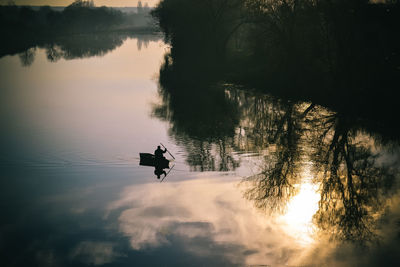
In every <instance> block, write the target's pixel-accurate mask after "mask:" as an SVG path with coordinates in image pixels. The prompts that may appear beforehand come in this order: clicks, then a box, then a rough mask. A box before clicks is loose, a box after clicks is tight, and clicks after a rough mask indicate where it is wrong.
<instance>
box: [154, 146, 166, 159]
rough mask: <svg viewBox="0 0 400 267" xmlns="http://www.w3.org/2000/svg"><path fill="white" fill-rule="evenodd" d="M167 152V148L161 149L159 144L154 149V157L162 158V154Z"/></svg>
mask: <svg viewBox="0 0 400 267" xmlns="http://www.w3.org/2000/svg"><path fill="white" fill-rule="evenodd" d="M165 152H167V149H165V150H162V149H161V147H160V146H158V147H157V149H156V151H154V156H155V157H156V159H162V158H164V156H163V154H164V153H165Z"/></svg>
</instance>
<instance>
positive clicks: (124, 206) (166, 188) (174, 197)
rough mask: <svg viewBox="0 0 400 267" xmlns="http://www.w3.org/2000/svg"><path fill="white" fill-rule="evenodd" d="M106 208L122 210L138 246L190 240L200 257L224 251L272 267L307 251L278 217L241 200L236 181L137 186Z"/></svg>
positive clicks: (189, 247)
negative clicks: (216, 251) (287, 231)
mask: <svg viewBox="0 0 400 267" xmlns="http://www.w3.org/2000/svg"><path fill="white" fill-rule="evenodd" d="M107 210H108V212H109V213H110V212H112V211H121V214H120V216H119V225H120V226H119V229H120V231H121V232H122V233H123V234H124V235H125V236H127V237H129V239H130V244H131V247H132V248H133V249H134V250H143V249H149V248H156V247H161V246H173V245H174V243H175V242H177V241H176V240H181V242H186V246H184V248H183V249H185V250H186V252H188V253H192V254H195V255H196V256H201V257H207V256H209V255H208V254H210V253H213V252H214V253H215V250H220V251H219V253H222V255H220V256H223V257H226V258H227V259H228V260H229V261H230V262H232V264H247V265H248V264H269V265H273V266H281V265H284V264H295V263H296V259H297V257H298V256H299V255H300V254H301V253H303V249H302V248H301V245H300V244H299V242H297V241H296V240H295V239H294V238H293V237H291V236H290V235H288V234H286V233H285V232H284V230H283V228H282V227H281V226H280V225H279V224H277V222H276V218H275V217H272V216H269V217H267V216H266V215H265V214H263V213H260V212H259V211H257V210H256V209H255V208H254V207H253V206H252V203H249V202H247V201H246V200H245V199H243V197H242V193H241V192H240V190H238V187H237V185H236V184H235V183H234V182H225V181H221V180H217V179H214V180H211V179H198V180H191V181H184V182H179V183H169V184H163V185H160V184H144V185H134V186H130V187H128V188H126V189H125V190H124V191H123V192H122V194H121V198H120V199H119V200H117V201H115V202H113V203H111V204H110V205H109V207H108V209H107ZM182 240H186V241H182ZM205 240H208V242H205ZM210 241H211V243H210ZM206 244H207V245H206Z"/></svg>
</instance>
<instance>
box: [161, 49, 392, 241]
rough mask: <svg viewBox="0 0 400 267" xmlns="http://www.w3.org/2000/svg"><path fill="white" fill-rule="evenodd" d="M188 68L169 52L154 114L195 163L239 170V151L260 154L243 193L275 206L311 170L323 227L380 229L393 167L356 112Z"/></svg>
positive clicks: (352, 235)
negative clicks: (222, 81)
mask: <svg viewBox="0 0 400 267" xmlns="http://www.w3.org/2000/svg"><path fill="white" fill-rule="evenodd" d="M185 71H186V72H185ZM185 71H182V69H179V65H178V66H176V65H174V64H173V63H172V60H171V58H170V57H169V56H168V55H167V56H166V59H165V63H164V65H163V67H162V68H161V70H160V89H159V94H160V96H161V98H162V102H161V104H160V105H156V106H155V107H154V109H153V115H154V116H156V117H159V118H161V119H164V120H166V121H168V122H169V123H170V124H171V128H170V134H171V136H173V137H174V138H175V139H176V142H177V144H178V145H179V146H182V147H185V150H186V151H187V154H188V155H187V162H188V164H189V165H190V166H191V167H192V169H193V170H196V171H207V170H219V171H226V170H234V169H235V168H236V167H237V166H239V162H240V158H238V156H237V152H239V153H255V154H257V155H262V158H263V163H262V166H261V171H260V172H259V173H258V174H256V175H253V176H251V177H248V178H246V179H245V180H244V181H245V182H244V184H246V185H247V186H248V188H247V190H246V191H245V197H247V198H248V199H251V200H252V201H254V203H255V206H256V207H258V208H260V209H263V210H264V211H265V210H267V211H272V212H278V213H283V212H285V209H286V207H287V205H288V203H289V201H290V200H291V199H292V198H293V197H294V196H295V195H296V194H297V193H298V190H299V188H300V187H299V185H301V184H302V183H304V180H303V179H305V178H308V177H305V172H306V171H310V172H311V175H312V177H313V182H314V183H316V184H318V185H319V186H320V195H321V199H320V202H319V209H318V211H317V212H316V214H314V217H313V222H314V223H315V224H316V225H317V226H318V227H319V229H320V230H321V233H325V234H326V235H328V236H329V237H330V238H333V239H338V240H345V241H353V242H357V243H364V242H367V241H369V240H374V238H375V237H377V232H376V228H377V227H378V224H379V220H380V218H381V216H382V215H383V211H384V209H385V207H386V203H385V202H386V201H387V199H388V198H389V196H390V194H389V193H388V192H389V190H390V189H391V187H393V177H394V175H393V171H391V170H390V168H389V167H385V166H384V165H383V164H378V159H379V156H380V153H385V149H386V148H385V146H384V145H379V144H378V142H377V141H376V138H375V137H374V136H373V135H372V134H367V132H366V130H365V129H364V128H363V127H362V126H360V125H359V123H358V122H357V121H356V120H354V119H350V118H349V117H346V116H344V115H342V114H339V113H333V112H330V111H328V110H327V109H325V108H322V107H320V106H317V105H314V104H309V103H308V104H307V103H302V102H298V103H295V102H291V101H284V100H277V99H274V98H272V97H270V96H266V95H257V94H253V93H249V92H244V91H241V90H237V89H234V88H233V86H231V85H220V86H218V87H216V86H210V85H209V84H208V83H207V81H202V80H201V79H200V76H193V73H192V72H193V70H187V69H186V70H185ZM191 80H192V81H193V80H195V81H196V82H198V84H196V85H194V84H193V82H190V81H191ZM388 146H390V144H389V145H388ZM309 167H310V168H309Z"/></svg>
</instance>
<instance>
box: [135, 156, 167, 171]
mask: <svg viewBox="0 0 400 267" xmlns="http://www.w3.org/2000/svg"><path fill="white" fill-rule="evenodd" d="M139 155H140V163H139V164H140V165H142V166H152V167H156V168H161V169H167V168H168V169H169V160H167V159H165V158H162V159H156V158H155V156H154V155H153V154H150V153H139Z"/></svg>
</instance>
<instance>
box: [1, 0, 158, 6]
mask: <svg viewBox="0 0 400 267" xmlns="http://www.w3.org/2000/svg"><path fill="white" fill-rule="evenodd" d="M73 1H74V0H14V2H15V3H16V4H17V5H33V6H43V5H49V6H67V5H69V4H71V3H72V2H73ZM138 1H139V0H94V3H95V5H96V6H137V2H138ZM7 2H8V0H0V3H2V4H3V3H7ZM158 2H159V0H142V3H143V4H144V3H148V4H149V6H154V5H155V4H156V3H158Z"/></svg>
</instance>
